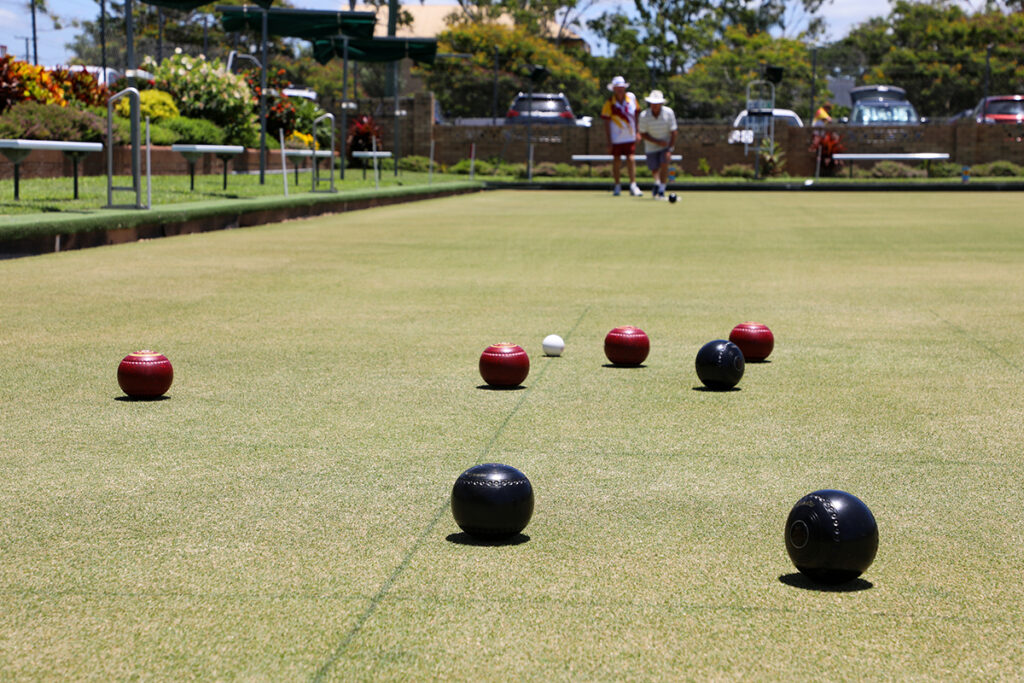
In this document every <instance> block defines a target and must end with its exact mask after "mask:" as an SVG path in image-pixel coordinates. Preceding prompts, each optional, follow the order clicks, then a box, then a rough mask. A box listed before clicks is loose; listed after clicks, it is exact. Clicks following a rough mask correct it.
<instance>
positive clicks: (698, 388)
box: [693, 386, 743, 394]
mask: <svg viewBox="0 0 1024 683" xmlns="http://www.w3.org/2000/svg"><path fill="white" fill-rule="evenodd" d="M693 390H694V391H707V392H710V393H713V394H725V393H728V392H730V391H743V390H742V389H740V388H739V387H729V388H728V389H712V388H711V387H704V386H700V387H694V388H693Z"/></svg>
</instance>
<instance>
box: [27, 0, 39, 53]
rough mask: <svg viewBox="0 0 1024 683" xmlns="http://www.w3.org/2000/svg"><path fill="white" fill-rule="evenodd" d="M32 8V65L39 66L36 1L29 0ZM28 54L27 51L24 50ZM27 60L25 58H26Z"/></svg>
mask: <svg viewBox="0 0 1024 683" xmlns="http://www.w3.org/2000/svg"><path fill="white" fill-rule="evenodd" d="M31 6H32V63H33V64H35V65H36V66H39V36H38V34H37V33H36V0H31ZM26 52H28V50H26ZM26 59H27V57H26Z"/></svg>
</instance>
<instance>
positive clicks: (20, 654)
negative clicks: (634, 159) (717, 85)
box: [0, 192, 1024, 680]
mask: <svg viewBox="0 0 1024 683" xmlns="http://www.w3.org/2000/svg"><path fill="white" fill-rule="evenodd" d="M722 197H723V196H722V195H718V194H706V195H705V194H688V195H685V196H684V197H683V198H682V201H681V202H680V203H679V204H677V205H675V206H671V205H668V204H664V203H659V202H653V201H650V200H649V199H645V200H630V199H628V198H618V199H613V198H611V197H609V196H607V195H605V194H598V193H595V194H593V195H585V194H581V193H551V194H538V193H531V194H529V195H523V194H521V193H514V192H502V193H487V194H481V195H471V196H467V197H461V198H453V199H446V200H429V201H427V202H422V203H417V204H409V205H401V206H394V207H388V208H383V209H374V210H371V211H366V212H356V213H352V214H346V215H343V216H334V217H324V218H319V219H313V220H309V221H302V222H291V223H288V224H285V225H280V226H266V227H261V228H254V229H251V230H245V231H231V232H225V233H209V234H204V235H193V236H186V237H175V238H170V239H166V240H158V241H155V242H146V243H138V244H131V245H124V246H118V247H112V248H109V249H100V250H89V251H82V252H69V253H63V254H56V255H48V256H43V257H33V258H27V259H21V260H17V261H7V262H2V263H0V292H3V294H2V296H3V302H4V305H3V312H4V324H3V325H2V326H0V367H2V368H3V379H4V381H3V382H0V468H2V471H3V473H4V476H3V478H2V479H0V505H2V506H3V509H4V516H3V518H2V521H0V538H2V539H3V544H4V546H3V547H4V553H3V556H2V557H3V559H2V560H0V638H2V641H3V652H4V656H3V657H2V658H0V677H4V678H19V677H35V678H39V677H63V678H88V677H92V678H112V677H124V678H127V677H133V676H138V677H142V676H148V677H157V678H182V677H192V678H203V679H218V678H262V679H266V678H272V679H281V678H288V679H293V678H311V677H314V676H315V675H316V674H317V672H318V671H323V674H324V678H325V679H338V680H349V679H361V678H374V679H399V678H400V679H405V680H408V679H415V680H419V679H425V678H434V677H436V678H465V679H469V678H484V679H499V678H502V679H505V678H512V677H517V678H545V679H550V678H556V679H579V678H640V679H665V678H670V679H674V678H778V679H787V680H789V679H793V678H799V679H804V678H831V679H839V678H843V679H864V678H931V679H949V678H972V679H980V678H985V679H989V678H1013V677H1014V676H1016V675H1017V673H1018V672H1019V671H1020V670H1021V668H1022V666H1024V651H1022V647H1024V646H1022V642H1024V638H1022V635H1024V633H1022V627H1021V626H1020V624H1021V622H1022V619H1021V617H1022V615H1021V611H1022V609H1021V602H1020V597H1019V596H1020V594H1021V588H1022V586H1021V583H1022V580H1021V575H1020V570H1019V569H1020V566H1022V560H1024V550H1022V548H1024V544H1022V540H1024V522H1022V519H1021V516H1020V514H1019V511H1020V509H1021V508H1022V503H1024V500H1022V494H1021V491H1020V487H1019V486H1017V485H1016V483H1017V482H1019V481H1020V479H1021V476H1022V475H1024V464H1022V461H1021V454H1020V448H1019V444H1020V443H1021V442H1022V437H1024V433H1022V430H1024V428H1022V426H1021V417H1022V414H1024V392H1022V391H1021V389H1022V388H1024V387H1022V385H1024V370H1022V365H1021V363H1020V362H1019V361H1018V360H1017V353H1016V349H1017V347H1018V339H1019V337H1020V333H1021V331H1022V330H1024V319H1022V313H1021V311H1024V284H1022V281H1021V278H1020V273H1021V272H1022V268H1021V266H1022V265H1024V240H1022V238H1021V236H1020V233H1019V230H1018V228H1017V225H1018V220H1017V214H1018V212H1019V210H1018V206H1017V204H1018V203H1017V202H1016V201H1015V200H1014V198H1013V197H1012V196H1006V195H985V196H983V197H982V198H981V199H976V198H975V196H974V195H970V196H965V195H943V194H933V195H916V194H915V195H893V194H885V195H845V194H837V195H817V194H814V195H810V194H808V195H782V196H779V195H763V196H754V195H742V196H730V197H729V198H728V201H727V202H726V201H723V198H722ZM584 310H585V311H586V315H584V316H582V318H581V313H582V312H583V311H584ZM747 319H755V320H761V321H763V322H766V323H768V324H769V325H770V326H771V327H772V329H773V330H774V331H775V335H776V340H777V342H776V350H775V352H773V354H772V356H771V358H770V359H769V360H770V361H771V362H769V363H764V364H751V365H749V366H748V368H747V371H746V374H745V376H744V378H743V380H742V381H741V383H740V389H741V390H740V391H737V392H730V393H711V392H702V391H696V390H694V387H695V386H696V385H697V380H696V377H695V375H694V372H693V356H694V355H695V354H696V350H697V349H698V348H699V347H700V345H701V344H702V343H704V342H705V341H708V340H709V339H712V338H715V337H724V336H726V335H727V334H728V331H729V329H730V328H731V327H732V326H733V325H734V324H736V323H737V322H741V321H743V320H747ZM577 320H578V321H579V323H578V327H577V328H576V330H575V331H574V332H572V334H571V336H570V339H569V340H567V341H568V344H567V348H566V352H565V355H564V356H563V357H561V358H551V359H548V358H544V357H542V356H541V352H540V340H541V339H542V338H543V337H544V336H545V335H547V334H549V333H552V332H554V333H559V334H562V333H563V331H564V330H566V329H568V328H570V326H571V324H572V323H573V321H577ZM623 324H635V325H639V326H640V327H643V328H644V329H645V330H646V331H647V332H648V334H650V336H651V339H652V351H651V356H650V358H649V359H648V361H647V363H646V364H645V367H642V368H638V369H618V368H607V367H604V365H605V363H606V361H605V359H604V357H603V352H602V341H603V338H604V334H605V333H606V332H607V331H608V330H609V329H611V328H612V327H614V326H617V325H623ZM497 341H514V342H517V343H520V344H521V345H523V346H524V347H525V348H526V350H527V351H528V352H529V353H530V354H531V360H532V361H533V365H534V367H533V374H532V375H531V377H529V378H528V379H527V382H526V385H527V386H528V387H529V389H528V390H526V391H518V392H517V391H512V392H496V391H486V390H482V389H478V388H477V387H478V386H479V385H480V384H481V380H480V377H479V374H478V372H477V368H476V362H477V358H478V357H479V354H480V352H481V351H482V350H483V348H484V347H486V346H487V345H488V344H491V343H494V342H497ZM144 346H153V347H156V348H157V349H158V350H160V351H163V352H164V353H166V354H167V355H168V356H169V357H170V358H171V360H172V362H174V364H175V371H176V378H175V384H174V385H173V386H172V388H171V391H170V393H169V396H170V398H169V399H168V400H165V401H159V402H152V403H136V402H124V401H119V400H117V397H118V395H119V391H118V390H117V386H116V380H115V377H114V375H115V370H116V366H117V362H118V361H119V360H120V358H121V357H122V356H123V355H124V354H125V353H127V352H128V351H130V350H135V349H137V348H141V347H144ZM517 404H519V405H520V407H518V408H517V407H516V406H517ZM503 424H504V427H502V425H503ZM492 441H493V443H491V442H492ZM489 443H490V444H491V445H490V446H488V444H489ZM485 449H486V450H485ZM484 456H486V459H488V460H496V461H504V462H508V463H509V464H511V465H514V466H516V467H519V468H520V469H522V470H523V471H524V472H525V473H526V474H527V475H528V476H529V477H530V479H531V481H532V482H533V484H534V488H535V491H536V495H537V507H536V512H535V514H534V519H533V521H532V522H531V524H530V526H529V527H527V529H526V532H525V533H526V534H527V535H528V536H529V537H530V538H529V541H528V542H525V543H520V544H518V545H511V546H497V547H495V546H474V545H465V544H461V543H458V542H454V540H449V537H451V536H453V535H455V534H457V532H458V528H457V527H456V526H455V525H454V522H452V521H451V519H450V518H448V517H446V516H445V515H444V514H441V515H440V516H439V517H437V515H438V511H439V510H441V509H445V508H446V500H447V496H448V492H449V491H450V489H451V485H452V483H453V482H454V480H455V477H456V476H458V474H459V473H460V472H461V471H462V470H464V469H465V468H467V467H469V466H471V465H473V464H475V463H476V461H477V460H478V459H480V458H481V457H484ZM825 486H835V487H839V488H844V489H846V490H849V491H851V492H853V493H854V494H856V495H858V496H860V497H861V498H863V499H864V500H865V502H866V503H867V504H868V505H869V506H871V508H872V510H873V511H874V513H875V515H876V517H877V518H878V521H879V526H880V531H881V545H880V548H879V554H878V558H877V560H876V562H875V564H874V565H873V566H872V567H871V568H870V569H869V570H868V572H867V573H866V574H865V576H864V577H863V579H864V581H863V582H862V583H859V584H856V585H855V586H854V588H857V589H858V590H852V591H847V592H832V591H829V592H819V591H814V590H810V589H808V588H807V587H806V586H805V585H804V584H802V583H801V582H800V581H799V579H798V578H794V577H792V574H793V571H794V570H793V569H792V566H791V565H790V564H789V561H788V558H787V557H786V555H785V550H784V548H783V544H782V525H783V522H784V520H785V516H786V514H787V513H788V511H789V508H790V507H791V506H792V504H793V503H794V502H795V501H796V500H797V499H798V498H799V497H800V496H801V495H803V494H804V493H807V492H808V491H810V490H813V489H815V488H821V487H825ZM435 517H437V521H436V522H435V521H434V519H435ZM421 538H422V540H419V539H421ZM417 543H418V544H419V545H417ZM406 558H408V559H406ZM399 569H401V571H398V570H399ZM396 572H398V573H397V574H396ZM392 576H394V577H395V578H394V581H393V582H392V583H391V584H390V585H389V584H388V581H389V578H390V577H392ZM384 586H387V590H386V591H385V592H384V593H381V590H382V587H384ZM377 595H380V596H381V597H380V598H379V599H378V601H377V604H376V606H375V607H374V606H373V601H374V598H375V596H377ZM371 607H373V609H372V610H371ZM364 614H366V615H368V616H366V617H365V618H363V621H362V623H360V618H361V617H362V615H364ZM350 634H351V635H350ZM342 644H344V645H345V647H344V648H343V649H342V650H341V651H340V654H339V655H338V656H337V657H336V658H335V659H332V655H333V654H334V653H336V652H339V646H340V645H342Z"/></svg>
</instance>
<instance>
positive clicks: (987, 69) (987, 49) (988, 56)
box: [982, 43, 994, 116]
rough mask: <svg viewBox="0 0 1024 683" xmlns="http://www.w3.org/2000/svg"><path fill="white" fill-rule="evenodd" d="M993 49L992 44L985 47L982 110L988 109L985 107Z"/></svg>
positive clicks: (990, 77) (990, 76) (990, 78)
mask: <svg viewBox="0 0 1024 683" xmlns="http://www.w3.org/2000/svg"><path fill="white" fill-rule="evenodd" d="M993 47H994V46H993V45H992V43H989V44H988V45H986V46H985V100H983V101H984V102H985V104H983V105H982V109H988V107H987V105H988V92H989V90H988V89H989V85H990V82H991V80H992V48H993ZM984 114H985V112H984V111H982V116H984Z"/></svg>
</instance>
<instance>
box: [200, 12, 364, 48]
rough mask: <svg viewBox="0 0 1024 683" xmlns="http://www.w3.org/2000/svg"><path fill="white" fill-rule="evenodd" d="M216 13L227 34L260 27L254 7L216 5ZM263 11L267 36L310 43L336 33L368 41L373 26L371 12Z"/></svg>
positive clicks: (260, 19) (259, 18) (259, 28)
mask: <svg viewBox="0 0 1024 683" xmlns="http://www.w3.org/2000/svg"><path fill="white" fill-rule="evenodd" d="M216 10H217V11H218V12H220V14H221V18H220V23H221V26H223V27H224V30H225V31H228V32H231V31H241V30H242V29H245V28H250V29H253V30H256V31H259V30H261V27H262V25H263V10H261V9H258V8H256V7H249V6H248V5H246V6H242V7H233V6H230V5H217V7H216ZM266 12H267V33H269V34H271V35H275V36H281V37H284V38H305V39H307V40H313V39H316V38H326V37H328V36H336V35H338V34H339V33H341V34H343V35H346V36H351V37H353V38H369V37H370V36H372V35H373V29H374V26H375V25H376V23H377V17H376V15H375V14H374V13H373V12H331V11H329V10H308V9H285V8H281V7H277V8H271V9H268V10H266Z"/></svg>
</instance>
